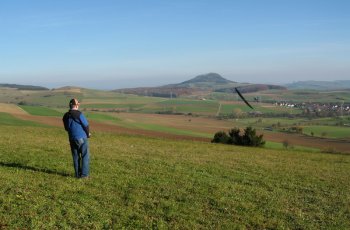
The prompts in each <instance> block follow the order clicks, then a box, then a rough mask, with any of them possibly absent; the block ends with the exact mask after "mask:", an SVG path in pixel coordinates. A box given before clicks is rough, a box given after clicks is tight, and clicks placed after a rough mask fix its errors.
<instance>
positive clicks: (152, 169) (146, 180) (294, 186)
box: [0, 114, 350, 229]
mask: <svg viewBox="0 0 350 230" xmlns="http://www.w3.org/2000/svg"><path fill="white" fill-rule="evenodd" d="M1 116H2V118H4V117H6V115H4V114H2V115H1ZM12 119H14V118H12ZM1 120H2V119H0V121H1ZM8 120H11V117H10V118H8ZM13 124H14V123H11V122H10V123H1V124H0V135H1V137H2V138H1V139H0V149H1V152H0V192H1V197H0V228H1V229H3V228H4V229H7V228H8V229H57V228H75V229H78V228H79V229H91V228H93V229H94V228H97V229H103V228H104V229H110V228H115V229H120V228H128V229H140V228H147V229H148V228H153V229H166V228H172V229H198V228H199V229H203V228H204V229H237V228H238V229H245V228H246V229H349V228H350V194H349V192H348V191H350V181H349V171H350V156H349V155H338V154H322V153H311V152H302V151H287V150H271V149H256V148H244V147H235V146H226V145H220V144H210V143H201V142H190V141H171V140H162V139H157V138H147V137H141V136H128V135H115V134H110V133H99V132H96V133H94V136H93V138H91V139H90V146H91V154H92V155H91V178H90V179H89V180H77V179H75V178H73V177H72V176H73V166H72V160H71V155H70V150H69V145H68V141H67V134H66V133H65V131H64V130H63V129H62V128H61V129H58V128H52V127H51V128H46V127H33V126H32V124H30V123H23V124H21V125H19V124H18V123H16V124H17V125H16V126H14V125H13Z"/></svg>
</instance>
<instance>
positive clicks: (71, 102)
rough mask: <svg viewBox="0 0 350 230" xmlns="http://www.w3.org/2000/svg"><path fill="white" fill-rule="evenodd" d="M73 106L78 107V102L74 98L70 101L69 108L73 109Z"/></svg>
mask: <svg viewBox="0 0 350 230" xmlns="http://www.w3.org/2000/svg"><path fill="white" fill-rule="evenodd" d="M74 105H79V101H78V100H77V99H75V98H72V99H71V100H70V101H69V108H73V106H74Z"/></svg>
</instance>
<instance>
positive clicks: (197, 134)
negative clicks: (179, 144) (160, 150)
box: [124, 123, 213, 138]
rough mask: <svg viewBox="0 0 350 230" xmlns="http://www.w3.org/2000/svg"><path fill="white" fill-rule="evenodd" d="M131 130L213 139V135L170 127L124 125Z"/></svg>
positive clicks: (140, 124)
mask: <svg viewBox="0 0 350 230" xmlns="http://www.w3.org/2000/svg"><path fill="white" fill-rule="evenodd" d="M124 126H125V127H129V128H138V129H144V130H152V131H157V132H164V133H171V134H176V135H184V136H194V137H209V138H211V137H213V135H211V134H206V133H200V132H195V131H190V130H183V129H177V128H173V127H169V126H163V125H156V124H145V123H129V124H128V125H126V124H125V125H124Z"/></svg>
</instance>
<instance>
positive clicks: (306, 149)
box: [264, 141, 321, 152]
mask: <svg viewBox="0 0 350 230" xmlns="http://www.w3.org/2000/svg"><path fill="white" fill-rule="evenodd" d="M264 147H265V148H268V149H277V150H282V149H283V150H290V151H296V152H300V151H302V152H321V150H320V149H317V148H312V147H305V146H300V145H290V146H288V147H287V149H286V147H284V146H283V143H279V142H273V141H266V143H265V146H264Z"/></svg>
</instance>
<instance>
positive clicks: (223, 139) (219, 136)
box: [211, 131, 230, 144]
mask: <svg viewBox="0 0 350 230" xmlns="http://www.w3.org/2000/svg"><path fill="white" fill-rule="evenodd" d="M229 139H230V138H229V136H227V134H226V133H225V132H224V131H220V132H217V133H215V135H214V139H213V140H212V141H211V142H212V143H223V144H226V143H227V142H228V141H229Z"/></svg>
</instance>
